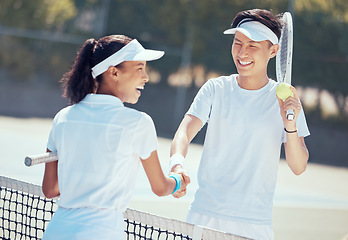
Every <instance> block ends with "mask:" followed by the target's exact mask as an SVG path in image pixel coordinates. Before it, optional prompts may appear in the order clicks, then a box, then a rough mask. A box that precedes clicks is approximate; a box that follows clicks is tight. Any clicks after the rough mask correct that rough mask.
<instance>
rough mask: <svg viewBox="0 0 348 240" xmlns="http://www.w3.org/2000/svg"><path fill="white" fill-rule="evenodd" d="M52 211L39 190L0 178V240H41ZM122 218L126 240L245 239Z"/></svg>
mask: <svg viewBox="0 0 348 240" xmlns="http://www.w3.org/2000/svg"><path fill="white" fill-rule="evenodd" d="M56 209H57V205H56V203H55V199H46V198H45V197H44V195H43V194H42V192H41V187H39V186H36V185H33V184H30V183H25V182H22V181H18V180H14V179H10V178H6V177H2V176H0V239H5V240H8V239H19V240H21V239H29V240H32V239H41V238H42V236H43V233H44V231H45V228H46V227H47V224H48V222H49V221H50V219H51V218H52V216H53V214H54V212H55V210H56ZM124 218H125V220H124V221H125V239H127V240H128V239H129V240H153V239H157V240H162V239H163V240H179V239H184V240H185V239H187V240H198V239H203V240H207V239H214V240H215V239H219V240H227V239H228V240H242V239H246V238H243V237H239V236H235V235H232V234H227V233H223V232H219V231H215V230H212V229H207V228H202V227H199V226H195V225H192V224H188V223H185V222H181V221H178V220H174V219H168V218H164V217H160V216H156V215H153V214H149V213H144V212H140V211H136V210H132V209H127V211H126V212H125V213H124Z"/></svg>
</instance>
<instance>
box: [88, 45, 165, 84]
mask: <svg viewBox="0 0 348 240" xmlns="http://www.w3.org/2000/svg"><path fill="white" fill-rule="evenodd" d="M163 55H164V52H163V51H157V50H149V49H145V48H144V47H143V46H142V45H141V44H140V43H139V42H138V41H137V40H136V39H133V40H132V41H130V42H129V43H128V44H127V45H125V46H124V47H123V48H121V49H120V50H119V51H117V52H115V53H114V54H112V55H111V56H110V57H108V58H106V59H105V60H103V61H101V62H100V63H98V64H97V65H95V66H94V67H93V68H92V76H93V78H96V77H97V76H99V75H100V74H102V73H104V72H105V71H106V70H108V69H109V67H111V66H116V65H118V64H120V63H122V62H124V61H152V60H157V59H159V58H161V57H162V56H163Z"/></svg>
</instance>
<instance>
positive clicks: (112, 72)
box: [106, 66, 118, 78]
mask: <svg viewBox="0 0 348 240" xmlns="http://www.w3.org/2000/svg"><path fill="white" fill-rule="evenodd" d="M106 72H107V73H108V74H109V75H110V76H111V77H112V78H117V76H118V69H117V68H116V67H114V66H110V67H109V68H108V70H107V71H106Z"/></svg>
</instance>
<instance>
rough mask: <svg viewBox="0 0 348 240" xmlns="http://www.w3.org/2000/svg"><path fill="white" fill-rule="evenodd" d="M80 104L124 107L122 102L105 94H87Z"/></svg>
mask: <svg viewBox="0 0 348 240" xmlns="http://www.w3.org/2000/svg"><path fill="white" fill-rule="evenodd" d="M81 103H86V104H103V105H114V106H122V107H123V106H124V105H123V103H122V101H121V100H120V99H119V98H118V97H115V96H112V95H106V94H93V93H90V94H87V95H86V97H84V99H82V101H81Z"/></svg>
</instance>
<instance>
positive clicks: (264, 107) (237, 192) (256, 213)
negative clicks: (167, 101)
mask: <svg viewBox="0 0 348 240" xmlns="http://www.w3.org/2000/svg"><path fill="white" fill-rule="evenodd" d="M236 76H237V75H231V76H222V77H219V78H215V79H211V80H209V81H208V82H207V83H205V85H204V86H203V87H202V88H201V89H200V90H199V92H198V94H197V96H196V97H195V99H194V101H193V103H192V105H191V107H190V109H189V110H188V112H187V114H191V115H194V116H196V117H198V118H199V119H200V120H201V121H202V122H203V125H204V124H205V123H206V122H208V128H207V132H206V137H205V142H204V148H203V153H202V158H201V162H200V166H199V170H198V184H199V188H198V190H197V192H196V194H195V197H194V200H193V202H192V205H191V210H192V211H194V212H197V213H202V214H204V215H206V216H211V217H213V218H219V219H226V220H229V221H235V222H242V223H249V224H262V225H271V223H272V206H273V195H274V190H275V185H276V179H277V171H278V163H279V158H280V150H281V144H282V142H285V141H286V134H285V131H284V124H283V121H282V118H281V115H280V108H279V103H278V101H277V98H276V92H275V91H276V86H277V83H276V82H275V81H273V80H270V81H269V83H268V84H267V85H266V86H264V87H263V88H261V89H258V90H246V89H243V88H241V87H240V86H239V85H238V83H237V81H236ZM297 127H298V135H299V136H300V137H305V136H307V135H309V131H308V128H307V124H306V120H305V116H304V113H303V111H301V113H300V115H299V117H298V119H297Z"/></svg>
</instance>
